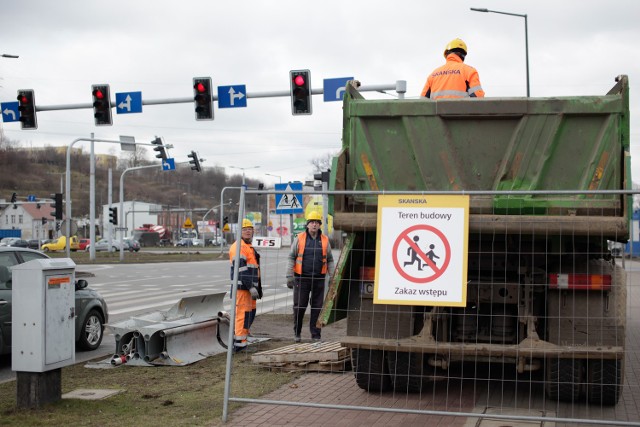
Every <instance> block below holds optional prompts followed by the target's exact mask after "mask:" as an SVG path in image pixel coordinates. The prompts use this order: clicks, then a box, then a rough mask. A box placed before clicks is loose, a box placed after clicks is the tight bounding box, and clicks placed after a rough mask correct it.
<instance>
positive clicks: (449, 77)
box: [420, 53, 484, 99]
mask: <svg viewBox="0 0 640 427" xmlns="http://www.w3.org/2000/svg"><path fill="white" fill-rule="evenodd" d="M420 96H426V97H427V98H431V99H442V98H449V99H456V98H468V97H472V98H473V97H476V98H484V91H483V90H482V86H481V85H480V77H479V76H478V72H477V71H476V69H475V68H473V67H472V66H470V65H467V64H465V63H464V62H463V61H462V59H460V57H459V56H458V55H456V54H455V53H450V54H449V55H447V63H446V64H444V65H443V66H442V67H439V68H436V69H435V70H434V71H433V72H432V73H431V74H430V75H429V77H428V78H427V82H426V83H425V85H424V88H423V89H422V93H421V94H420Z"/></svg>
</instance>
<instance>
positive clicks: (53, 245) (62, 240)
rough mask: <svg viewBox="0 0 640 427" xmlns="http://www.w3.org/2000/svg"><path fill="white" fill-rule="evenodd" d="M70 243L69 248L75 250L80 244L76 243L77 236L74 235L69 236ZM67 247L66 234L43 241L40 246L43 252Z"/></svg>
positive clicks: (61, 249)
mask: <svg viewBox="0 0 640 427" xmlns="http://www.w3.org/2000/svg"><path fill="white" fill-rule="evenodd" d="M70 241H71V243H70V244H69V249H70V250H72V251H74V252H75V251H77V250H78V248H79V247H80V245H79V244H78V238H77V237H76V236H71V239H70ZM66 247H67V236H60V237H58V238H57V239H56V240H54V241H52V242H49V243H45V244H43V245H42V247H41V248H40V249H41V250H42V251H44V252H52V251H63V250H65V249H66Z"/></svg>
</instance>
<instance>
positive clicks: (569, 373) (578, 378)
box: [545, 358, 584, 402]
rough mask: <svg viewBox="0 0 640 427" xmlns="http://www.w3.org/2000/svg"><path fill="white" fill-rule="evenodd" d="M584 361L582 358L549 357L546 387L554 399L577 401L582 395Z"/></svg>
mask: <svg viewBox="0 0 640 427" xmlns="http://www.w3.org/2000/svg"><path fill="white" fill-rule="evenodd" d="M583 379H584V362H583V361H582V360H580V359H559V358H549V359H547V366H546V382H545V389H546V392H547V397H548V398H549V399H551V400H554V401H563V402H576V401H578V399H580V397H581V395H582V389H583V388H582V384H583Z"/></svg>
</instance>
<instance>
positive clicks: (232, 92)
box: [218, 85, 247, 108]
mask: <svg viewBox="0 0 640 427" xmlns="http://www.w3.org/2000/svg"><path fill="white" fill-rule="evenodd" d="M246 106H247V88H246V86H245V85H235V86H218V108H240V107H246Z"/></svg>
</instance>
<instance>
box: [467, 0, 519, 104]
mask: <svg viewBox="0 0 640 427" xmlns="http://www.w3.org/2000/svg"><path fill="white" fill-rule="evenodd" d="M470 9H471V10H472V11H474V12H484V13H499V14H501V15H509V16H518V17H520V18H524V50H525V55H526V60H527V98H528V97H529V96H531V93H530V91H529V30H528V28H527V15H526V14H524V15H523V14H520V13H510V12H500V11H498V10H489V9H485V8H477V7H472V8H470Z"/></svg>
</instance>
